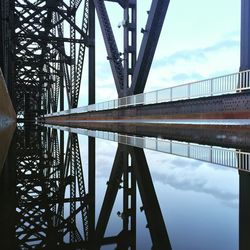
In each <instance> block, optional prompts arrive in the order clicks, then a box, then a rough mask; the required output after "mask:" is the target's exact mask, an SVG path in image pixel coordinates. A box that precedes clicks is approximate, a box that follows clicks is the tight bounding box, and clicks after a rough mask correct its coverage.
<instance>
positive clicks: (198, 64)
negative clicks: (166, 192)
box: [79, 0, 240, 106]
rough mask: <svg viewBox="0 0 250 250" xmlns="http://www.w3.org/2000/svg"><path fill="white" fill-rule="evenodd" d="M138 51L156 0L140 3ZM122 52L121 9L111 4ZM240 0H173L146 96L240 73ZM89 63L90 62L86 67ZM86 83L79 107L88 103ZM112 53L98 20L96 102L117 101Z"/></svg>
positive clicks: (82, 90)
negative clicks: (148, 12) (187, 84)
mask: <svg viewBox="0 0 250 250" xmlns="http://www.w3.org/2000/svg"><path fill="white" fill-rule="evenodd" d="M137 2H138V3H137V22H138V25H137V27H138V51H139V47H140V42H141V39H142V34H141V33H140V29H141V28H143V27H145V24H146V18H147V13H146V12H147V10H149V9H150V4H151V0H143V1H137ZM106 6H107V10H108V13H109V17H110V20H111V24H112V26H113V31H114V34H115V37H116V41H117V44H118V48H119V50H120V51H123V49H122V34H123V31H122V28H118V23H120V22H121V21H122V19H123V11H122V8H121V7H120V6H119V5H118V4H116V3H112V2H106ZM239 60H240V1H239V0H230V1H227V0H220V1H218V0H209V1H208V0H189V1H183V0H171V1H170V4H169V8H168V11H167V15H166V18H165V21H164V26H163V29H162V32H161V36H160V39H159V42H158V46H157V49H156V53H155V56H154V60H153V64H152V66H151V71H150V74H149V77H148V81H147V84H146V88H145V92H148V91H153V90H157V89H162V88H167V87H171V86H176V85H180V84H184V83H188V82H192V81H197V80H202V79H206V78H211V77H214V76H220V75H224V74H229V73H234V72H237V71H238V70H239ZM85 64H86V63H85ZM86 89H87V78H86V74H85V78H83V86H82V89H81V92H80V100H79V106H83V105H86V104H87V91H86ZM116 98H117V93H116V88H115V84H114V81H113V77H112V73H111V70H110V65H109V62H108V61H107V52H106V49H105V46H104V42H103V38H102V35H101V32H100V28H99V20H98V18H96V102H101V101H107V100H111V99H116Z"/></svg>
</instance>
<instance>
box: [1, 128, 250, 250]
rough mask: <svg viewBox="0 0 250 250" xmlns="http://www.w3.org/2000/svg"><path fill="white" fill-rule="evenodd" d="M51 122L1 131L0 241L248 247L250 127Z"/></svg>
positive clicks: (51, 245)
mask: <svg viewBox="0 0 250 250" xmlns="http://www.w3.org/2000/svg"><path fill="white" fill-rule="evenodd" d="M56 128H57V129H54V128H52V127H51V126H47V127H40V126H24V124H18V125H17V129H16V131H15V133H14V134H13V132H14V129H13V127H12V128H8V129H7V128H5V129H1V130H0V138H1V147H0V149H1V157H0V160H1V162H0V169H1V170H0V171H1V172H0V175H1V176H0V197H1V202H0V212H1V213H0V249H30V248H34V249H40V248H44V249H152V247H153V249H183V250H186V249H187V250H189V249H202V250H203V249H208V250H210V249H213V250H214V249H221V250H224V249H249V246H250V241H249V239H248V238H249V237H248V232H249V229H248V225H249V212H248V210H249V209H250V203H249V191H250V184H249V183H250V177H249V176H250V174H249V172H248V170H249V155H248V141H244V140H242V139H241V140H239V138H243V135H244V136H245V133H246V130H243V131H242V132H240V131H239V130H238V132H237V133H235V134H234V137H233V136H232V134H230V136H228V134H227V132H225V133H224V135H226V138H225V136H224V137H223V136H221V135H222V134H221V133H222V132H221V130H220V131H219V132H218V135H217V136H213V142H214V143H213V145H211V142H212V141H211V138H209V139H208V140H207V142H208V143H207V144H209V145H207V144H206V143H205V141H204V140H205V139H206V138H205V137H202V136H200V137H199V138H198V139H197V138H196V137H195V136H194V141H193V142H191V141H190V140H187V141H186V142H185V141H176V140H173V138H166V134H164V138H163V137H162V135H161V138H157V137H152V136H150V137H149V136H145V135H144V136H142V135H131V134H129V135H125V134H118V133H116V132H108V131H96V130H87V129H73V128H71V129H70V128H66V127H64V128H62V127H60V129H59V127H56ZM155 131H156V130H155ZM207 133H208V131H207ZM138 134H140V132H138ZM212 134H214V132H212V131H211V135H212ZM172 137H173V135H172ZM211 137H212V136H211ZM235 137H237V138H235ZM188 138H190V137H188ZM195 138H196V139H195ZM246 138H247V137H246ZM237 139H238V140H237ZM10 141H12V142H11V143H10ZM3 145H5V146H3ZM228 145H230V148H229V147H228ZM233 145H234V147H233ZM243 146H244V147H243ZM8 149H9V150H8ZM7 152H8V155H7ZM3 162H4V163H3ZM1 166H2V168H1Z"/></svg>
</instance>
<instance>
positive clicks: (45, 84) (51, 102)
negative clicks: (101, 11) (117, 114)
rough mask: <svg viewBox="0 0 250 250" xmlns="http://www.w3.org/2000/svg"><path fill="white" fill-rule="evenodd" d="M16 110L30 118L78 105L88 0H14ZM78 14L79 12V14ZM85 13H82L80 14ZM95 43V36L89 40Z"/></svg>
mask: <svg viewBox="0 0 250 250" xmlns="http://www.w3.org/2000/svg"><path fill="white" fill-rule="evenodd" d="M13 3H14V15H15V22H14V27H13V30H14V37H13V39H14V41H15V51H14V54H15V77H16V88H15V93H16V110H17V115H18V117H19V118H25V120H33V119H34V118H35V117H37V116H39V115H42V114H44V113H50V112H55V111H57V110H58V101H59V99H60V109H61V110H62V109H64V87H65V88H66V94H67V99H68V106H69V107H70V108H75V107H77V105H78V99H79V93H80V85H81V79H82V73H83V62H84V55H85V48H86V46H89V45H90V41H89V38H88V21H89V20H88V13H89V9H88V8H89V1H88V0H85V1H79V0H71V1H70V3H69V5H67V4H66V2H65V1H61V0H58V1H51V0H38V1H34V0H13ZM78 13H79V14H78ZM80 13H83V15H82V18H81V17H78V18H77V19H76V16H79V15H80ZM92 42H93V41H92Z"/></svg>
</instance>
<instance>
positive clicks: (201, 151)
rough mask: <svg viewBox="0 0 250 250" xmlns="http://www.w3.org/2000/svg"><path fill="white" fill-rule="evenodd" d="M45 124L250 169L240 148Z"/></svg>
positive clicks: (246, 158)
mask: <svg viewBox="0 0 250 250" xmlns="http://www.w3.org/2000/svg"><path fill="white" fill-rule="evenodd" d="M45 126H46V127H51V128H55V129H61V130H64V131H70V132H74V133H79V134H83V135H87V136H91V137H95V138H101V139H105V140H110V141H114V142H118V143H121V144H125V145H129V146H135V147H139V148H144V149H150V150H155V151H159V152H163V153H168V154H173V155H177V156H182V157H187V158H191V159H196V160H200V161H204V162H209V163H213V164H218V165H222V166H227V167H232V168H237V169H240V170H246V171H250V162H249V160H248V159H250V153H249V152H246V151H243V150H240V149H234V148H223V147H217V146H208V145H202V144H196V143H189V142H180V141H174V140H167V139H161V138H156V137H138V136H131V135H123V134H119V133H115V132H108V131H98V130H88V129H84V128H73V127H63V126H57V125H45Z"/></svg>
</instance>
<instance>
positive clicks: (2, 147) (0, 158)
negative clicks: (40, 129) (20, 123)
mask: <svg viewBox="0 0 250 250" xmlns="http://www.w3.org/2000/svg"><path fill="white" fill-rule="evenodd" d="M14 131H15V124H12V125H8V126H4V127H1V126H0V174H1V172H2V168H3V165H4V163H5V159H6V157H7V154H8V150H9V146H10V143H11V139H12V136H13V133H14Z"/></svg>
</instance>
